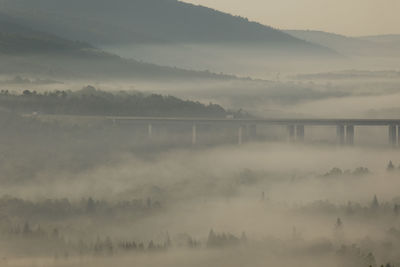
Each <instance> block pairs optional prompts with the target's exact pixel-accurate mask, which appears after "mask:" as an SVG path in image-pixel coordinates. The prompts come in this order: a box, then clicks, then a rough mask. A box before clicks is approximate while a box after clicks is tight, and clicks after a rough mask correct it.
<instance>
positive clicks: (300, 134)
mask: <svg viewBox="0 0 400 267" xmlns="http://www.w3.org/2000/svg"><path fill="white" fill-rule="evenodd" d="M304 133H305V131H304V125H297V126H296V141H298V142H304Z"/></svg>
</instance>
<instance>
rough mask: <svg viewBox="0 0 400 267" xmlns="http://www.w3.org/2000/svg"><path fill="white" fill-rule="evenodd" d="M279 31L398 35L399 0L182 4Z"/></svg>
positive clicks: (232, 0) (193, 0)
mask: <svg viewBox="0 0 400 267" xmlns="http://www.w3.org/2000/svg"><path fill="white" fill-rule="evenodd" d="M184 1H185V2H191V3H194V4H201V5H204V6H208V7H212V8H215V9H218V10H221V11H226V12H229V13H232V14H235V15H241V16H245V17H248V18H249V19H251V20H256V21H259V22H261V23H263V24H267V25H270V26H273V27H275V28H281V29H316V30H324V31H329V32H336V33H341V34H346V35H369V34H389V33H398V34H400V0H184Z"/></svg>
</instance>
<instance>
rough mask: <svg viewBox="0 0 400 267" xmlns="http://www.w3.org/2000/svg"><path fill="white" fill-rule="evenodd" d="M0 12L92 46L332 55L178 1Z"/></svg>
mask: <svg viewBox="0 0 400 267" xmlns="http://www.w3.org/2000/svg"><path fill="white" fill-rule="evenodd" d="M0 7H1V12H2V13H3V14H6V15H8V16H10V17H12V18H13V19H15V20H18V21H19V22H21V23H22V24H24V25H30V26H31V27H33V28H35V29H40V30H42V31H45V32H49V33H53V34H57V35H59V36H62V37H64V38H67V39H70V40H80V41H84V42H89V43H93V44H95V45H104V44H124V43H170V44H171V43H197V44H198V43H246V44H248V43H258V44H260V43H261V44H264V45H265V47H268V46H273V47H279V48H282V49H285V48H286V49H287V48H293V49H296V50H298V51H308V52H310V53H319V54H329V55H332V54H335V53H333V52H332V51H331V50H329V49H327V48H325V47H322V46H320V45H315V44H312V43H309V42H306V41H303V40H300V39H298V38H295V37H293V36H291V35H289V34H287V33H284V32H282V31H279V30H276V29H273V28H271V27H268V26H264V25H261V24H259V23H256V22H250V21H248V20H247V19H246V18H242V17H237V16H232V15H229V14H226V13H222V12H219V11H216V10H213V9H210V8H206V7H202V6H195V5H192V4H187V3H183V2H180V1H177V0H68V1H65V0H0Z"/></svg>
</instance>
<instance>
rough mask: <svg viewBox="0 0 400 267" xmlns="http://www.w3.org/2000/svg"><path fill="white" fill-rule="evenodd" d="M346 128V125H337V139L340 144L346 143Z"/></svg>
mask: <svg viewBox="0 0 400 267" xmlns="http://www.w3.org/2000/svg"><path fill="white" fill-rule="evenodd" d="M344 129H345V126H344V125H337V126H336V141H337V143H338V144H339V145H344V141H345V132H344Z"/></svg>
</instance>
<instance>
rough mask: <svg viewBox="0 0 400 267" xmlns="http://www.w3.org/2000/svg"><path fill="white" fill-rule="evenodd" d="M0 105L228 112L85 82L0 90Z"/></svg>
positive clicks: (64, 110)
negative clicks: (72, 87) (69, 87)
mask: <svg viewBox="0 0 400 267" xmlns="http://www.w3.org/2000/svg"><path fill="white" fill-rule="evenodd" d="M0 106H1V107H3V108H6V109H7V110H9V111H13V112H18V113H25V114H31V113H35V114H66V115H101V116H157V117H163V116H165V117H167V116H180V117H225V116H227V115H228V112H227V111H226V110H225V109H224V108H222V107H221V106H220V105H217V104H213V103H209V104H208V105H205V104H202V103H200V102H194V101H190V100H182V99H179V98H177V97H174V96H169V95H168V96H163V95H159V94H143V93H139V92H127V91H119V92H105V91H101V90H97V89H96V88H94V87H92V86H87V87H85V88H83V89H82V90H79V91H74V92H73V91H51V92H44V93H38V92H36V91H30V90H25V91H23V92H22V94H16V93H10V92H9V91H7V90H2V91H1V92H0Z"/></svg>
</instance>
